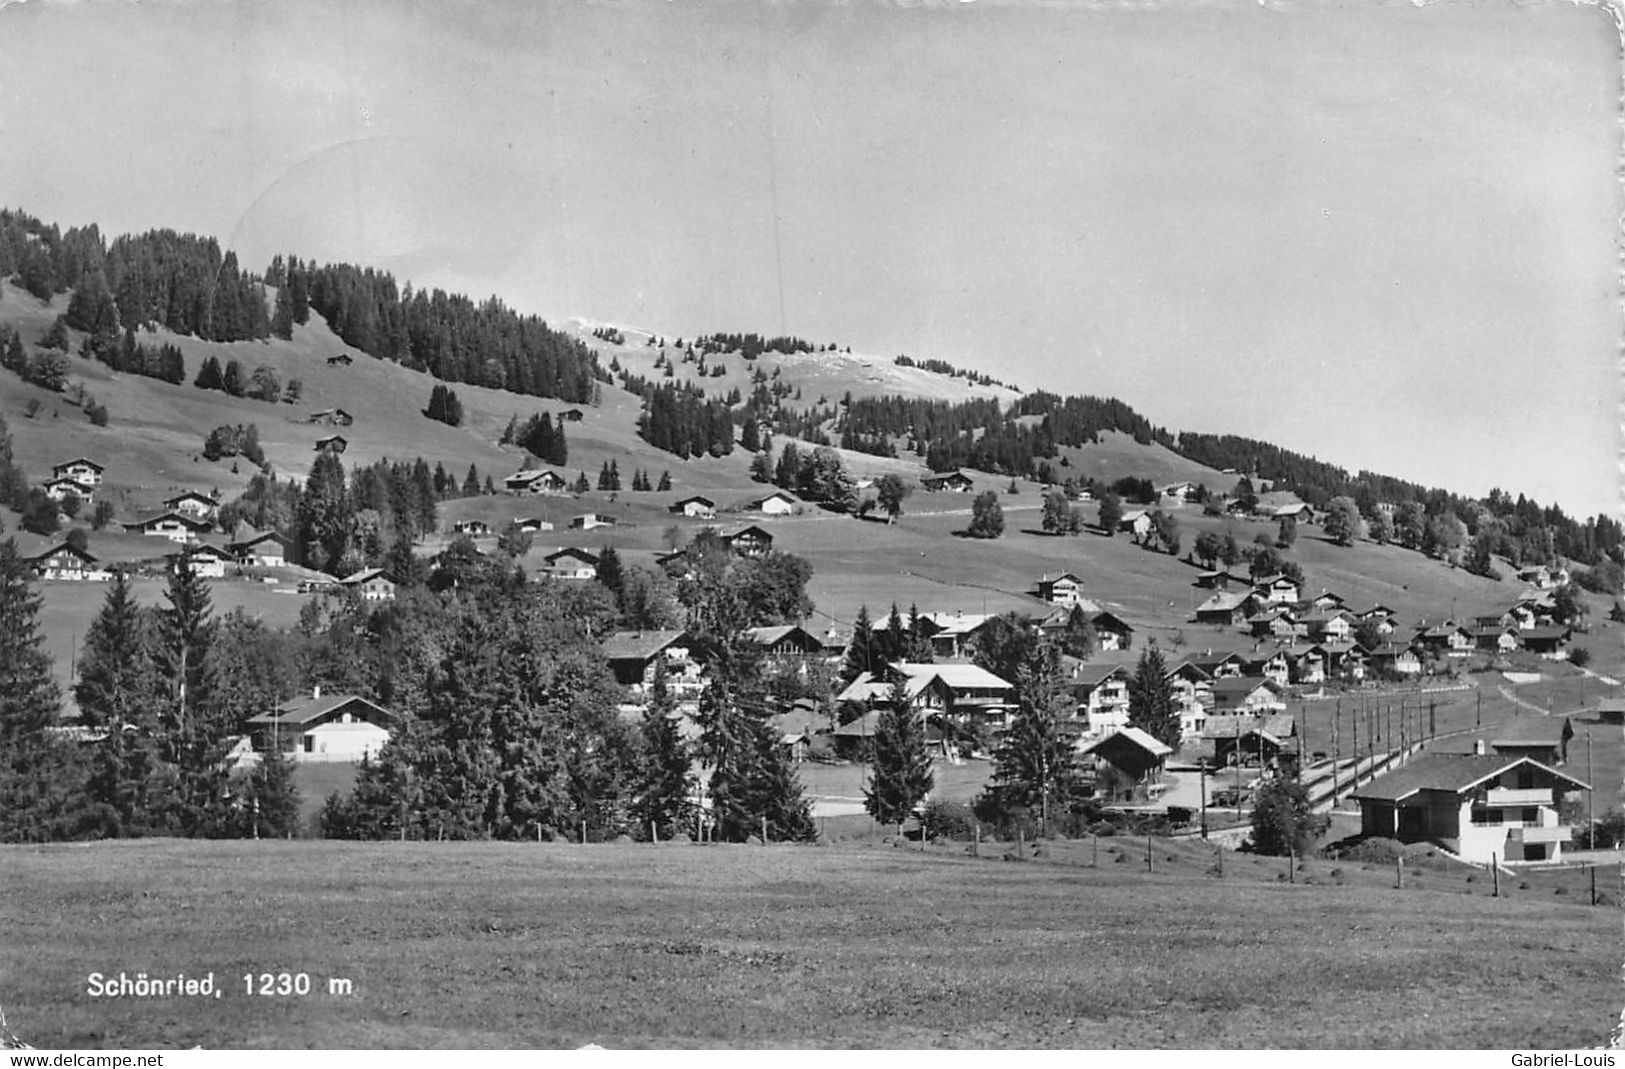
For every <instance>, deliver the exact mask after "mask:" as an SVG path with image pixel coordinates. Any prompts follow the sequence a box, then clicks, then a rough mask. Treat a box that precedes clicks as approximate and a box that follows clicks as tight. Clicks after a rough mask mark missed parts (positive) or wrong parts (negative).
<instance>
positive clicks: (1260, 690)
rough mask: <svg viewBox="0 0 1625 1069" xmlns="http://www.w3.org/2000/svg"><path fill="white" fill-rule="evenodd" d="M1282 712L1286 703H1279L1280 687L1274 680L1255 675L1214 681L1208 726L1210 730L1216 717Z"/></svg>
mask: <svg viewBox="0 0 1625 1069" xmlns="http://www.w3.org/2000/svg"><path fill="white" fill-rule="evenodd" d="M1285 711H1286V702H1284V701H1282V700H1281V686H1280V684H1278V683H1276V682H1275V681H1274V680H1271V679H1260V678H1258V677H1257V676H1243V677H1241V678H1239V679H1215V680H1214V681H1213V708H1211V709H1210V710H1208V727H1209V728H1212V726H1213V718H1215V717H1229V716H1257V715H1260V714H1264V713H1280V712H1285Z"/></svg>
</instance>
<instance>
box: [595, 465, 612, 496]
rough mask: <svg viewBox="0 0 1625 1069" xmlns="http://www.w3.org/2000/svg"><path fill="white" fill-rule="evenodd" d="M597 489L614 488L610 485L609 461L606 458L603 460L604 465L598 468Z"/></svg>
mask: <svg viewBox="0 0 1625 1069" xmlns="http://www.w3.org/2000/svg"><path fill="white" fill-rule="evenodd" d="M598 489H600V490H612V489H614V487H613V486H611V485H610V474H609V461H607V460H606V461H604V466H603V467H601V468H599V469H598Z"/></svg>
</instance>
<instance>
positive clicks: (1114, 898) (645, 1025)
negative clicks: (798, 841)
mask: <svg viewBox="0 0 1625 1069" xmlns="http://www.w3.org/2000/svg"><path fill="white" fill-rule="evenodd" d="M1091 848H1092V847H1091ZM1003 849H1004V848H998V847H991V846H990V847H987V848H985V849H984V852H983V856H981V857H979V858H973V857H969V856H967V855H966V853H965V851H964V848H963V847H962V846H947V845H945V846H942V847H937V848H934V849H932V850H930V851H928V852H926V853H925V854H919V853H913V852H910V851H906V850H900V849H894V848H890V847H805V848H797V847H766V848H763V847H754V848H753V847H694V846H672V845H667V846H663V847H654V846H594V847H585V848H583V847H577V846H565V845H551V844H550V845H547V846H537V845H529V844H526V845H518V844H511V845H504V844H490V843H482V844H418V843H413V844H404V845H403V844H393V843H382V844H345V843H312V842H295V843H242V842H232V843H225V842H214V843H179V842H162V841H159V842H145V843H103V844H97V845H92V846H72V847H68V846H63V847H49V848H19V847H9V848H5V849H4V850H3V851H0V953H3V957H0V1004H3V1005H4V1006H5V1010H6V1014H7V1019H8V1021H9V1022H10V1025H11V1027H12V1028H13V1029H14V1030H15V1031H16V1032H17V1033H18V1034H19V1035H20V1036H22V1037H23V1038H24V1039H25V1040H27V1041H29V1042H31V1043H33V1044H35V1045H37V1046H42V1047H44V1046H78V1047H96V1046H104V1047H152V1046H167V1047H174V1046H179V1047H190V1046H193V1045H202V1046H205V1047H243V1046H249V1047H263V1046H269V1047H302V1046H312V1047H374V1046H432V1047H474V1046H512V1047H531V1046H542V1047H550V1046H577V1045H580V1044H584V1043H589V1042H592V1043H599V1044H602V1045H605V1046H657V1045H658V1046H667V1045H669V1046H732V1047H739V1046H847V1045H851V1046H882V1047H917V1046H1072V1047H1096V1046H1113V1045H1117V1046H1171V1047H1236V1046H1239V1047H1254V1046H1267V1047H1298V1046H1308V1047H1413V1046H1418V1047H1426V1046H1438V1047H1568V1046H1582V1045H1594V1044H1598V1043H1600V1042H1602V1041H1603V1040H1604V1039H1605V1037H1606V1036H1607V1034H1608V1030H1609V1028H1610V1027H1611V1026H1612V1024H1613V1023H1614V1022H1615V1020H1617V1016H1618V1012H1619V994H1618V992H1619V970H1620V950H1619V917H1618V912H1617V909H1611V908H1591V907H1589V906H1586V905H1582V904H1580V903H1581V902H1583V901H1584V900H1585V899H1584V896H1581V895H1577V894H1573V893H1570V894H1564V895H1554V894H1553V893H1552V890H1551V889H1544V893H1540V892H1541V891H1542V890H1543V889H1542V888H1541V887H1538V886H1537V887H1531V888H1529V889H1526V890H1523V891H1522V892H1520V893H1518V894H1514V895H1513V896H1512V897H1509V898H1501V899H1495V898H1490V897H1488V896H1487V894H1486V893H1485V892H1486V891H1487V888H1479V887H1478V886H1477V885H1472V886H1467V885H1462V886H1457V887H1454V889H1453V890H1447V889H1446V888H1445V886H1437V887H1435V886H1428V887H1425V888H1419V887H1415V886H1412V885H1411V884H1410V882H1409V881H1408V882H1407V887H1406V889H1405V890H1403V891H1398V890H1394V889H1393V888H1392V885H1391V883H1385V882H1384V881H1386V880H1388V876H1387V874H1385V873H1383V872H1380V871H1373V870H1371V869H1367V868H1362V867H1361V866H1359V865H1349V866H1347V869H1348V870H1349V873H1348V874H1349V876H1350V877H1351V879H1350V882H1348V883H1347V884H1346V885H1341V886H1339V885H1337V884H1336V882H1335V880H1336V879H1337V877H1335V876H1333V874H1332V872H1331V865H1330V864H1329V863H1322V862H1313V863H1311V868H1310V870H1308V871H1307V872H1305V873H1304V875H1305V876H1307V875H1311V874H1317V875H1318V879H1317V882H1316V883H1314V884H1311V885H1305V884H1304V883H1303V882H1301V881H1300V882H1299V883H1298V884H1296V885H1287V884H1285V883H1280V882H1277V881H1276V876H1277V875H1279V873H1277V872H1276V871H1275V870H1277V869H1279V868H1281V867H1282V863H1281V862H1280V861H1279V860H1277V859H1251V858H1242V857H1239V856H1236V855H1229V856H1228V857H1227V859H1226V862H1225V875H1224V877H1223V878H1218V877H1216V876H1214V875H1210V874H1208V873H1207V872H1205V871H1204V870H1203V869H1201V868H1198V867H1197V866H1196V862H1197V861H1199V860H1202V858H1199V857H1198V855H1199V854H1200V852H1202V851H1208V850H1209V848H1208V847H1207V846H1206V844H1201V843H1180V844H1175V843H1167V842H1166V841H1160V842H1158V843H1156V846H1155V853H1156V858H1155V864H1156V866H1157V871H1156V872H1154V873H1151V874H1147V873H1146V872H1145V871H1144V870H1143V868H1142V867H1141V866H1142V865H1143V863H1144V862H1143V841H1140V842H1137V843H1131V842H1128V841H1122V842H1120V843H1116V842H1113V841H1112V840H1102V842H1101V845H1100V854H1099V856H1100V864H1099V866H1098V867H1092V866H1091V865H1090V864H1089V860H1090V859H1088V858H1082V857H1080V858H1078V859H1077V860H1076V862H1075V863H1070V864H1068V863H1065V860H1064V855H1065V854H1066V853H1067V850H1066V849H1057V850H1055V851H1053V853H1052V856H1051V857H1049V858H1046V859H1045V860H1043V861H1040V862H1024V863H1023V862H1008V861H1004V860H1001V859H999V858H998V857H997V856H995V855H996V853H997V852H998V851H1000V850H1003ZM1070 850H1071V852H1072V853H1073V854H1077V853H1078V852H1079V847H1078V844H1072V845H1071V847H1070ZM1186 855H1189V856H1186ZM1210 856H1211V854H1208V855H1203V858H1205V857H1210ZM1419 882H1422V883H1427V884H1431V885H1440V884H1442V883H1455V882H1458V881H1455V880H1453V879H1451V880H1446V878H1445V877H1443V876H1440V875H1435V874H1433V873H1432V872H1430V873H1429V875H1427V876H1426V877H1424V879H1423V880H1422V881H1419ZM1463 889H1467V890H1468V894H1467V895H1464V894H1462V893H1460V892H1461V890H1463ZM121 969H122V970H125V971H127V972H129V973H131V974H132V975H133V974H134V973H136V972H137V971H145V972H146V973H148V974H149V975H154V976H162V975H173V974H174V973H177V972H186V973H188V974H189V975H199V974H202V973H205V972H208V971H213V972H214V973H215V975H216V979H217V981H218V982H220V983H222V984H223V985H224V987H225V988H226V993H225V995H224V997H223V998H220V999H218V1000H216V999H203V998H184V997H175V998H149V999H144V1000H141V999H129V1000H125V999H121V1000H118V1001H109V1000H105V999H92V998H90V997H88V996H87V995H86V978H87V976H88V974H90V973H92V972H98V971H99V972H103V973H117V972H118V971H119V970H121ZM283 970H288V971H292V972H305V973H308V974H310V976H311V978H312V981H313V986H312V993H311V994H310V995H307V996H305V997H295V996H263V997H260V996H254V997H250V996H248V995H245V994H244V993H243V988H242V975H243V974H244V973H247V972H256V973H258V972H264V971H273V972H279V971H283ZM332 979H342V980H348V981H350V982H351V983H353V990H352V991H351V993H349V994H343V993H330V989H329V986H328V982H329V980H332ZM340 987H341V988H342V985H340Z"/></svg>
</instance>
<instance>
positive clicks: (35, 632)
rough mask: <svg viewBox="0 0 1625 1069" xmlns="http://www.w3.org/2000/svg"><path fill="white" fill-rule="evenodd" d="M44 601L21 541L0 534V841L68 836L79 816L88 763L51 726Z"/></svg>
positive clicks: (52, 687) (54, 697)
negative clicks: (31, 580) (20, 551)
mask: <svg viewBox="0 0 1625 1069" xmlns="http://www.w3.org/2000/svg"><path fill="white" fill-rule="evenodd" d="M40 605H41V598H40V596H39V594H38V593H36V592H35V591H34V589H33V588H32V586H31V585H30V583H29V568H28V565H27V563H25V562H24V561H23V560H22V558H21V557H20V556H19V555H18V553H17V545H16V543H15V542H14V541H12V540H11V539H9V538H8V539H6V540H5V541H4V542H0V842H47V841H50V840H52V839H59V838H63V837H65V836H67V835H69V834H71V833H72V831H73V827H74V825H75V823H77V820H78V813H77V809H78V807H79V804H80V803H79V798H78V795H79V793H80V792H79V788H80V785H81V784H82V782H83V775H84V772H83V766H82V762H81V761H80V758H79V755H78V754H77V753H76V752H75V750H74V749H73V747H72V744H70V743H66V742H63V741H61V740H59V739H58V738H57V737H56V735H55V734H54V733H53V730H52V729H53V728H55V727H56V723H57V716H58V712H59V704H60V700H61V695H60V693H59V691H58V690H57V686H56V680H55V679H54V678H52V675H51V658H50V656H49V655H48V654H47V653H46V652H45V648H44V647H45V639H44V636H43V635H42V634H41V633H40V624H39V613H40Z"/></svg>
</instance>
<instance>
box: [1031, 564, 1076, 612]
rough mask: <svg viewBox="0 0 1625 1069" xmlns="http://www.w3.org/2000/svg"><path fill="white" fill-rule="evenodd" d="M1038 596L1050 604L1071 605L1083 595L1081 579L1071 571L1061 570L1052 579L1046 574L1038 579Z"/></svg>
mask: <svg viewBox="0 0 1625 1069" xmlns="http://www.w3.org/2000/svg"><path fill="white" fill-rule="evenodd" d="M1038 596H1039V597H1040V598H1041V599H1043V600H1044V601H1047V602H1049V603H1050V604H1051V605H1065V606H1068V607H1071V606H1073V605H1076V604H1077V603H1078V600H1079V599H1080V598H1082V597H1083V580H1082V579H1079V578H1078V577H1077V576H1075V575H1073V574H1072V573H1071V572H1062V573H1061V574H1060V575H1057V576H1056V577H1055V578H1053V579H1051V578H1050V577H1049V576H1047V575H1046V576H1045V577H1044V578H1042V579H1040V580H1039V581H1038Z"/></svg>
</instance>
